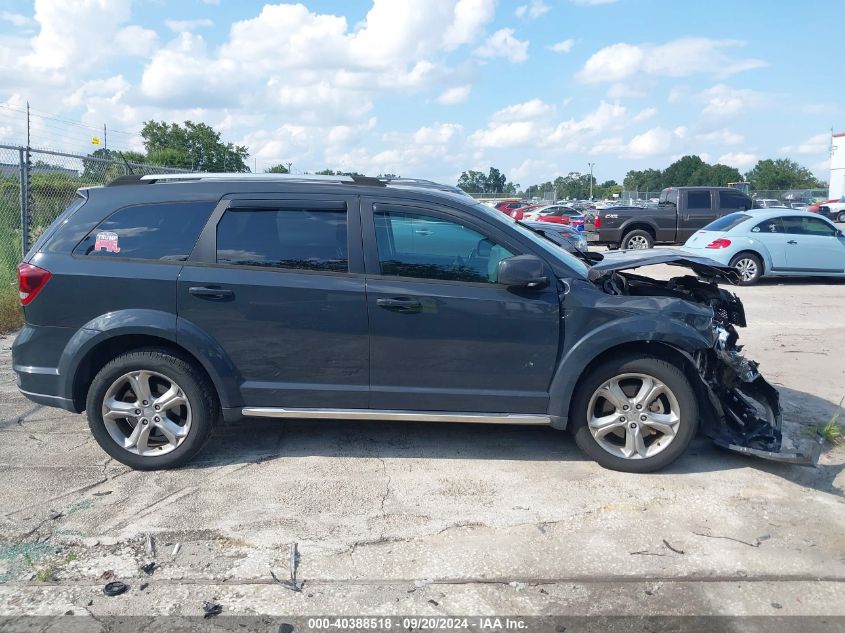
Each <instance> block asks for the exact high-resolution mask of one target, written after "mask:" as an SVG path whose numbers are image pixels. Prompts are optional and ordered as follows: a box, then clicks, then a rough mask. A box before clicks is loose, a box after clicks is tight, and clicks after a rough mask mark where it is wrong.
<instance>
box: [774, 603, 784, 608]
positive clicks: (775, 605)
mask: <svg viewBox="0 0 845 633" xmlns="http://www.w3.org/2000/svg"><path fill="white" fill-rule="evenodd" d="M772 606H773V607H774V608H775V609H783V605H782V604H781V603H780V602H773V603H772Z"/></svg>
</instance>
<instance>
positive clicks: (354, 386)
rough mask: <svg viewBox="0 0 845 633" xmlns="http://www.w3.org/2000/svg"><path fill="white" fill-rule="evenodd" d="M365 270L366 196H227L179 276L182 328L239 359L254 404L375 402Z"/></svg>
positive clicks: (247, 400) (248, 401) (247, 401)
mask: <svg viewBox="0 0 845 633" xmlns="http://www.w3.org/2000/svg"><path fill="white" fill-rule="evenodd" d="M362 273H363V258H362V255H361V230H360V213H359V207H358V200H357V198H356V197H344V196H340V195H331V196H329V195H326V196H315V195H291V196H289V197H284V198H283V197H278V198H276V197H273V196H268V195H264V196H257V197H256V196H251V197H234V198H231V199H226V200H224V201H223V202H221V203H220V204H219V205H218V207H217V209H215V211H214V213H213V214H212V216H211V218H210V220H209V223H208V224H207V225H206V227H205V229H204V230H203V233H202V234H201V235H200V239H199V241H198V243H197V246H196V247H195V248H194V252H193V253H192V255H191V258H190V260H189V261H188V262H187V264H186V265H185V267H184V269H183V270H182V273H181V275H180V276H179V282H178V311H179V312H178V314H179V320H180V325H179V327H180V329H181V330H182V331H185V332H187V331H188V330H191V331H194V330H199V331H201V332H202V333H204V336H207V337H209V338H210V339H211V340H212V341H213V344H214V345H215V346H217V347H218V348H219V350H220V352H219V353H220V354H223V355H225V356H226V357H227V358H228V359H229V360H230V361H231V363H232V364H233V365H234V368H235V370H236V371H237V373H238V375H239V380H240V381H241V385H240V390H241V394H242V396H243V402H244V405H245V406H253V407H295V408H366V407H367V406H368V404H369V398H368V383H369V361H368V354H369V350H368V341H367V338H368V331H367V306H366V298H365V287H364V276H363V274H362Z"/></svg>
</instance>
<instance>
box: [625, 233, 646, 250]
mask: <svg viewBox="0 0 845 633" xmlns="http://www.w3.org/2000/svg"><path fill="white" fill-rule="evenodd" d="M643 248H648V240H647V239H646V238H645V237H643V236H642V235H634V236H633V237H629V238H628V250H640V249H643Z"/></svg>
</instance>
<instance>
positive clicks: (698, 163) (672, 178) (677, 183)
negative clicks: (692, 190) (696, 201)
mask: <svg viewBox="0 0 845 633" xmlns="http://www.w3.org/2000/svg"><path fill="white" fill-rule="evenodd" d="M706 167H709V165H708V164H707V163H705V162H704V161H703V160H701V157H699V156H691V155H687V156H682V157H681V158H679V159H678V160H676V161H675V162H674V163H672V164H671V165H669V166H668V167H667V168H666V169H664V170H663V182H664V183H667V184H666V185H665V186H666V187H685V186H687V185H696V184H702V185H703V184H705V183H703V182H702V183H696V182H693V177H694V176H695V175H696V174H699V175H702V174H703V172H702V168H706Z"/></svg>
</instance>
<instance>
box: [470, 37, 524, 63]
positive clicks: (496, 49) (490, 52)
mask: <svg viewBox="0 0 845 633" xmlns="http://www.w3.org/2000/svg"><path fill="white" fill-rule="evenodd" d="M513 34H514V30H513V29H499V30H498V31H496V32H495V33H493V34H492V35H491V36H490V37H488V38H487V40H486V41H485V42H484V44H482V45H481V46H479V47H478V48H476V49H475V54H476V55H478V56H479V57H484V58H488V59H489V58H494V57H504V58H505V59H507V60H509V61H511V62H514V63H520V62H524V61H525V60H526V59H528V40H518V39H517V38H515V37H514V35H513Z"/></svg>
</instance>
